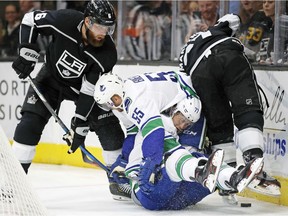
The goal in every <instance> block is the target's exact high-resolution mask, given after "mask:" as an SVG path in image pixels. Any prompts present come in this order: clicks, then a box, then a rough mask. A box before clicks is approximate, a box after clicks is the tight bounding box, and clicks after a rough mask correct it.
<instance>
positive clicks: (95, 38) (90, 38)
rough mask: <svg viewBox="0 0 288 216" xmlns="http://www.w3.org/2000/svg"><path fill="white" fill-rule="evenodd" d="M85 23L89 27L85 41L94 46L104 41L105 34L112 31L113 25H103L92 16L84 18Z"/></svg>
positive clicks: (100, 44) (98, 45)
mask: <svg viewBox="0 0 288 216" xmlns="http://www.w3.org/2000/svg"><path fill="white" fill-rule="evenodd" d="M85 25H86V27H87V28H88V29H89V31H88V34H89V35H87V42H88V43H89V44H91V45H92V46H94V47H100V46H102V45H103V43H104V41H105V36H106V35H107V34H109V35H111V34H113V32H114V26H104V25H100V24H98V23H96V22H95V21H94V20H93V19H92V18H90V17H86V18H85Z"/></svg>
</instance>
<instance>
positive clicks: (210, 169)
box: [195, 149, 224, 193]
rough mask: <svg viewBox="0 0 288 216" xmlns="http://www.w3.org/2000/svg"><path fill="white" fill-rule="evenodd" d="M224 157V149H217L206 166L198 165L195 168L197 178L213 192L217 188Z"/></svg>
mask: <svg viewBox="0 0 288 216" xmlns="http://www.w3.org/2000/svg"><path fill="white" fill-rule="evenodd" d="M223 158H224V151H223V150H220V149H217V150H216V151H215V152H213V153H212V154H211V155H210V157H209V158H208V161H207V162H206V164H205V165H204V166H200V167H199V166H198V167H197V168H196V170H195V180H196V181H197V182H199V183H201V184H202V185H203V186H204V187H207V188H208V189H209V191H210V192H211V193H212V192H214V190H215V187H216V182H217V178H218V175H219V171H220V167H221V164H222V162H223Z"/></svg>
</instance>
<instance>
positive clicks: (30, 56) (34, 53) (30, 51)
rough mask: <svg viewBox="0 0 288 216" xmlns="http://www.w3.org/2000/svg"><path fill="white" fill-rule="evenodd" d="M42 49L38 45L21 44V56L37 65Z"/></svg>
mask: <svg viewBox="0 0 288 216" xmlns="http://www.w3.org/2000/svg"><path fill="white" fill-rule="evenodd" d="M39 52H40V49H39V48H38V46H37V45H36V44H28V43H27V44H26V43H24V44H21V45H20V47H19V54H20V56H21V57H23V58H24V59H26V60H27V61H32V62H35V63H37V62H38V59H39V57H40V54H39Z"/></svg>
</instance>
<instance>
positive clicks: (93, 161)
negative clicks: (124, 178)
mask: <svg viewBox="0 0 288 216" xmlns="http://www.w3.org/2000/svg"><path fill="white" fill-rule="evenodd" d="M28 81H29V82H30V85H31V86H32V88H33V89H34V91H35V92H36V94H37V95H38V97H39V98H40V99H41V101H42V102H43V104H44V105H45V107H46V108H47V109H48V111H49V112H50V113H51V115H52V116H53V117H54V119H55V121H56V122H57V123H58V124H59V125H60V126H61V128H62V129H63V130H64V131H65V133H68V132H69V129H68V128H67V127H66V125H65V124H64V122H63V121H62V120H61V119H60V117H59V116H58V115H57V113H56V112H55V111H54V109H53V108H52V107H51V105H50V104H49V103H48V101H47V100H46V98H45V97H44V95H43V94H42V93H41V92H40V91H39V89H38V88H37V86H36V85H35V83H34V81H33V80H32V78H31V76H30V75H29V77H28ZM79 148H80V149H81V152H82V158H83V161H84V162H86V163H89V164H96V165H98V166H100V167H101V168H102V169H103V170H105V171H106V172H109V169H108V168H107V167H106V166H105V165H104V164H103V163H101V161H99V160H98V159H97V158H96V157H94V156H93V155H92V154H91V153H90V152H89V151H88V150H87V149H86V148H85V146H82V145H80V146H79ZM88 157H89V158H90V159H89V158H88Z"/></svg>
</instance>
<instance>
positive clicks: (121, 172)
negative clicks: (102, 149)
mask: <svg viewBox="0 0 288 216" xmlns="http://www.w3.org/2000/svg"><path fill="white" fill-rule="evenodd" d="M126 165H127V160H125V159H124V158H123V157H122V155H119V156H118V158H117V159H116V161H115V162H114V163H113V164H112V166H111V168H110V172H109V178H112V179H113V181H114V182H116V183H118V184H125V183H129V179H128V178H127V177H126V176H125V168H126Z"/></svg>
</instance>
